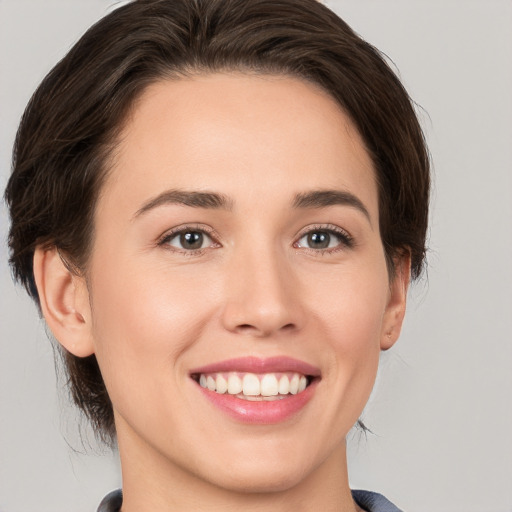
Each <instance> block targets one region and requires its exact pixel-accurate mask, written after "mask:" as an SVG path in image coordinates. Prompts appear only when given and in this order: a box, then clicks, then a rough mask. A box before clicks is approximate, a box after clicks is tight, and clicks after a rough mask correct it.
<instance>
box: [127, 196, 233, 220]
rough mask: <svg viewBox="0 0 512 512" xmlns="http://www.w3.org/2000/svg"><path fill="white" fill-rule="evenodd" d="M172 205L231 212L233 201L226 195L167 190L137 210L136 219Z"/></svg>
mask: <svg viewBox="0 0 512 512" xmlns="http://www.w3.org/2000/svg"><path fill="white" fill-rule="evenodd" d="M170 204H178V205H183V206H190V207H192V208H208V209H216V210H231V208H232V207H233V201H232V200H231V199H229V198H228V197H227V196H225V195H224V194H218V193H216V192H198V191H188V190H167V191H165V192H162V193H161V194H159V195H157V196H156V197H154V198H152V199H150V200H149V201H148V202H147V203H144V205H143V206H142V207H141V208H139V210H137V212H136V213H135V215H134V218H136V217H139V216H140V215H142V214H143V213H146V212H148V211H149V210H153V209H154V208H158V207H159V206H163V205H170Z"/></svg>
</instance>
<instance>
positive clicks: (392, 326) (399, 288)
mask: <svg viewBox="0 0 512 512" xmlns="http://www.w3.org/2000/svg"><path fill="white" fill-rule="evenodd" d="M410 278H411V256H410V253H409V252H407V253H405V254H402V255H401V256H400V257H399V258H397V259H396V260H395V271H394V275H393V277H392V279H391V281H390V286H389V290H390V293H389V300H388V304H387V307H386V312H385V315H384V321H383V324H382V334H381V342H380V348H381V350H388V349H390V348H391V347H392V346H393V345H394V344H395V343H396V341H397V340H398V337H399V336H400V331H401V330H402V324H403V321H404V317H405V309H406V303H407V291H408V289H409V282H410Z"/></svg>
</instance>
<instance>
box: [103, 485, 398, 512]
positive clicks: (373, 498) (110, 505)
mask: <svg viewBox="0 0 512 512" xmlns="http://www.w3.org/2000/svg"><path fill="white" fill-rule="evenodd" d="M352 496H353V497H354V500H355V502H356V503H357V504H358V505H359V506H360V507H362V508H364V509H365V510H366V511H367V512H402V511H401V510H400V509H399V508H397V507H396V506H395V505H393V503H391V502H390V501H389V500H387V499H386V498H385V497H384V496H382V495H381V494H378V493H376V492H370V491H360V490H355V491H352ZM122 503H123V493H122V491H121V489H118V490H116V491H112V492H110V493H109V494H107V495H106V496H105V497H104V498H103V500H102V501H101V503H100V506H99V507H98V511H97V512H119V511H120V510H121V505H122Z"/></svg>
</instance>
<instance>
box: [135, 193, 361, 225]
mask: <svg viewBox="0 0 512 512" xmlns="http://www.w3.org/2000/svg"><path fill="white" fill-rule="evenodd" d="M171 204H178V205H182V206H189V207H192V208H207V209H215V210H231V209H232V208H233V200H232V199H231V198H229V197H228V196H226V195H224V194H219V193H217V192H199V191H195V190H191V191H188V190H178V189H172V190H166V191H165V192H162V193H161V194H159V195H157V196H156V197H154V198H152V199H150V200H149V201H147V202H146V203H144V205H143V206H142V207H141V208H139V210H137V212H136V213H135V215H134V218H137V217H139V216H140V215H142V214H144V213H146V212H148V211H149V210H153V209H155V208H158V207H159V206H164V205H171ZM337 205H345V206H350V207H352V208H355V209H356V210H359V211H360V212H361V213H363V214H364V216H365V217H366V218H367V219H368V220H369V221H370V224H371V218H370V214H369V213H368V210H367V209H366V207H365V206H364V204H363V202H362V201H361V200H360V199H359V198H358V197H357V196H355V195H354V194H352V193H350V192H347V191H344V190H313V191H311V192H302V193H299V194H296V195H295V197H294V199H293V202H292V206H293V208H298V209H307V208H312V209H314V208H325V207H328V206H337Z"/></svg>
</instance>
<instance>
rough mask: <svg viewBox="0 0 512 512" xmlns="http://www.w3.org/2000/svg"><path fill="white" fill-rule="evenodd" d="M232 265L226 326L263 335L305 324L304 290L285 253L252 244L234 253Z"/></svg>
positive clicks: (225, 310) (227, 274) (228, 274)
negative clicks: (303, 312)
mask: <svg viewBox="0 0 512 512" xmlns="http://www.w3.org/2000/svg"><path fill="white" fill-rule="evenodd" d="M229 267H230V268H229V271H228V272H227V273H226V283H225V286H226V295H225V297H226V302H225V305H224V309H223V312H222V322H223V325H224V328H225V329H227V330H228V331H230V332H235V333H238V334H247V335H252V336H255V337H259V338H263V337H270V336H273V335H276V334H279V333H283V332H291V331H295V330H298V329H299V328H300V327H301V323H302V322H303V321H304V315H303V314H302V308H301V306H300V297H301V294H300V290H299V286H298V282H297V279H296V277H295V276H294V272H293V269H292V268H291V264H290V262H289V261H287V259H286V257H285V256H284V255H281V256H279V254H278V251H270V250H264V249H261V248H252V250H250V251H245V252H243V253H242V252H241V253H240V254H238V255H237V256H236V257H234V258H233V259H232V261H230V264H229Z"/></svg>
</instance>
